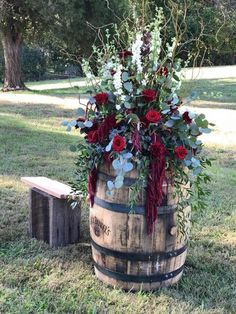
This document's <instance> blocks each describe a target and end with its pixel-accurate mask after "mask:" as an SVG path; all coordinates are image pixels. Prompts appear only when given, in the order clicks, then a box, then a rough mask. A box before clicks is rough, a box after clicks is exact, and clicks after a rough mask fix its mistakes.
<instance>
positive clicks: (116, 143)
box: [112, 135, 126, 153]
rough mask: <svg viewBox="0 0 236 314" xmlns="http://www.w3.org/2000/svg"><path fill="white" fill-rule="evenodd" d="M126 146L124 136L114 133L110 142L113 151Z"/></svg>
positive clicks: (119, 150) (120, 149)
mask: <svg viewBox="0 0 236 314" xmlns="http://www.w3.org/2000/svg"><path fill="white" fill-rule="evenodd" d="M125 146H126V142H125V139H124V137H122V136H120V135H115V136H114V139H113V143H112V148H113V149H114V151H115V152H118V153H119V152H121V151H122V150H123V149H124V148H125Z"/></svg>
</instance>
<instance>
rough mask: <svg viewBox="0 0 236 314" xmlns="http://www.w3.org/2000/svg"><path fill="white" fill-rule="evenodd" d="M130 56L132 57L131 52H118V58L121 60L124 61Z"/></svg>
mask: <svg viewBox="0 0 236 314" xmlns="http://www.w3.org/2000/svg"><path fill="white" fill-rule="evenodd" d="M132 55H133V53H132V51H129V50H123V51H121V52H119V57H120V58H121V59H125V58H127V57H129V56H132Z"/></svg>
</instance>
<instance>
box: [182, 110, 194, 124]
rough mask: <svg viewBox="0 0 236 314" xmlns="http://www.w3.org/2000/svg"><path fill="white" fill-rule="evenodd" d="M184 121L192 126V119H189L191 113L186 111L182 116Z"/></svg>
mask: <svg viewBox="0 0 236 314" xmlns="http://www.w3.org/2000/svg"><path fill="white" fill-rule="evenodd" d="M182 117H183V120H184V121H185V123H186V124H191V123H192V119H191V118H190V117H189V112H188V111H185V112H184V113H183V115H182Z"/></svg>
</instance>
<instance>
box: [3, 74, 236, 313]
mask: <svg viewBox="0 0 236 314" xmlns="http://www.w3.org/2000/svg"><path fill="white" fill-rule="evenodd" d="M217 82H218V83H217ZM225 83H226V84H225ZM235 83H236V80H217V81H216V80H215V82H214V81H212V80H209V81H206V80H205V81H204V82H203V81H201V82H200V81H199V83H198V82H196V83H194V84H193V85H194V87H196V85H198V84H199V87H201V90H202V92H203V96H202V97H205V98H204V99H203V98H202V99H201V100H202V102H200V100H199V105H201V106H206V103H204V101H205V100H206V101H208V102H209V105H208V107H213V108H214V107H215V99H216V98H217V103H221V106H222V107H223V108H226V107H227V106H228V104H230V105H229V106H230V108H232V109H236V94H235V89H234V90H233V84H234V87H235ZM191 84H192V83H191V82H187V83H186V84H185V86H184V90H186V88H188V87H191V88H192V86H190V85H191ZM227 84H228V85H227ZM211 92H212V93H213V94H211ZM219 92H220V93H222V94H219ZM204 93H205V94H204ZM59 94H60V93H59ZM62 94H64V92H62ZM221 95H222V96H221ZM204 104H205V105H204ZM226 104H227V105H226ZM217 106H218V105H217ZM224 106H226V107H224ZM227 108H228V107H227ZM70 117H71V118H73V117H74V111H73V110H70V109H64V108H62V107H60V106H58V105H50V104H48V105H45V104H44V105H42V104H40V103H39V104H27V105H26V104H20V103H19V104H14V103H7V104H4V103H2V102H0V313H20V314H25V313H33V314H34V313H124V312H125V313H138V314H139V313H145V314H149V313H160V314H166V313H171V314H172V313H173V314H175V313H178V314H181V313H188V314H189V313H194V314H197V313H212V314H213V313H214V314H215V313H236V160H235V156H236V155H235V154H236V145H234V144H232V145H231V146H230V147H228V148H227V147H226V148H224V149H222V147H220V146H214V145H208V146H206V149H205V153H206V154H208V155H210V156H212V157H215V158H216V161H215V163H214V165H213V167H212V168H211V169H210V170H209V172H210V174H211V175H212V177H213V180H212V182H211V186H210V189H211V195H210V196H209V197H208V199H207V204H208V207H207V210H206V211H205V212H203V213H196V214H195V215H194V220H195V224H194V226H193V228H192V237H191V242H190V243H189V252H188V257H187V262H186V268H185V272H184V275H183V278H182V280H181V281H180V282H179V284H178V285H176V286H173V287H171V288H168V289H161V290H159V291H156V292H153V293H144V292H142V291H140V292H139V293H136V294H134V293H125V292H122V291H120V290H114V289H110V288H108V287H106V286H104V285H102V284H101V283H100V282H99V281H98V280H97V279H96V277H95V276H94V272H93V266H92V260H91V248H90V246H89V228H88V208H86V207H84V208H83V211H82V238H81V242H80V243H78V244H75V245H70V246H68V247H65V248H62V249H58V250H55V249H49V248H48V246H47V245H46V244H44V243H41V242H38V241H36V240H31V239H29V238H28V237H27V210H28V193H27V188H26V187H25V186H24V185H23V184H22V183H21V182H20V177H21V176H25V175H29V176H31V175H45V176H48V177H50V178H53V179H57V180H61V181H64V182H69V181H70V180H71V179H72V178H73V173H74V161H75V155H74V153H72V152H70V151H69V146H70V145H71V144H73V143H76V141H78V140H79V136H78V134H77V133H76V132H74V133H70V134H68V133H66V132H65V131H64V130H63V128H62V127H61V126H60V123H61V121H62V120H63V119H65V118H70Z"/></svg>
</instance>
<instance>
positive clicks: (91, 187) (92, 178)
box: [88, 168, 98, 207]
mask: <svg viewBox="0 0 236 314" xmlns="http://www.w3.org/2000/svg"><path fill="white" fill-rule="evenodd" d="M97 176H98V172H97V169H96V168H94V169H93V170H92V171H90V173H89V177H88V193H89V200H90V205H91V207H93V205H94V196H95V192H96V184H97Z"/></svg>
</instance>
